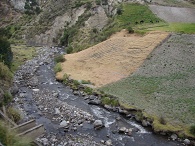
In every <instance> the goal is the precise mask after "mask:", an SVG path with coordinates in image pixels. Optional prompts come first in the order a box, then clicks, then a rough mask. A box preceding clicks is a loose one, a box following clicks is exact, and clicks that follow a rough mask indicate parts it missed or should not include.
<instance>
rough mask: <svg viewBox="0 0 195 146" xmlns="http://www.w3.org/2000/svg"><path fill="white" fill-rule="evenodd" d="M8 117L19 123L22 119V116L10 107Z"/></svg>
mask: <svg viewBox="0 0 195 146" xmlns="http://www.w3.org/2000/svg"><path fill="white" fill-rule="evenodd" d="M7 114H8V117H9V118H10V119H12V120H13V121H14V122H15V123H17V122H18V121H19V120H20V119H21V115H20V113H19V111H18V110H16V109H15V108H12V107H9V108H8V110H7Z"/></svg>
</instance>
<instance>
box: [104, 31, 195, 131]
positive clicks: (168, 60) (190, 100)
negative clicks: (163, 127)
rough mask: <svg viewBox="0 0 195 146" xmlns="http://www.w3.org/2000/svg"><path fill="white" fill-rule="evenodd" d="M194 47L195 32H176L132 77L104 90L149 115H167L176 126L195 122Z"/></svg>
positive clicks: (107, 86)
mask: <svg viewBox="0 0 195 146" xmlns="http://www.w3.org/2000/svg"><path fill="white" fill-rule="evenodd" d="M194 46H195V35H187V34H180V35H178V34H173V35H172V36H171V37H170V38H169V39H168V40H167V41H166V42H165V43H163V44H162V45H161V46H159V47H157V48H156V49H155V50H154V51H153V52H152V53H151V54H150V55H149V56H148V58H147V60H146V61H145V62H144V63H143V65H142V66H141V67H140V68H139V69H138V70H137V71H136V72H134V73H133V74H132V75H131V76H129V77H128V78H125V79H123V80H121V81H118V82H116V83H113V84H109V85H106V86H104V87H103V88H101V90H103V91H105V92H106V93H109V94H112V95H115V96H117V97H120V98H119V99H120V100H121V101H123V102H125V103H127V104H128V105H131V106H134V107H136V108H138V109H142V110H143V111H144V112H146V113H147V114H150V115H153V116H157V117H159V118H160V117H164V119H165V121H169V123H172V124H173V125H175V124H177V126H178V125H180V126H183V125H185V126H190V125H193V124H195V66H194V64H195V57H194V56H195V47H194ZM177 126H176V125H175V127H177ZM168 130H171V129H168ZM180 130H181V129H180Z"/></svg>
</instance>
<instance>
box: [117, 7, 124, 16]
mask: <svg viewBox="0 0 195 146" xmlns="http://www.w3.org/2000/svg"><path fill="white" fill-rule="evenodd" d="M116 13H117V14H118V15H122V13H123V10H122V8H121V7H118V8H117V11H116Z"/></svg>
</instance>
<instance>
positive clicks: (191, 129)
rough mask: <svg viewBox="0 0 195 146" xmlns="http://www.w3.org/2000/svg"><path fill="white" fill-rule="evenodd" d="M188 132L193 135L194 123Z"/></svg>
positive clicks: (194, 130)
mask: <svg viewBox="0 0 195 146" xmlns="http://www.w3.org/2000/svg"><path fill="white" fill-rule="evenodd" d="M190 133H191V134H192V135H194V136H195V125H192V126H190Z"/></svg>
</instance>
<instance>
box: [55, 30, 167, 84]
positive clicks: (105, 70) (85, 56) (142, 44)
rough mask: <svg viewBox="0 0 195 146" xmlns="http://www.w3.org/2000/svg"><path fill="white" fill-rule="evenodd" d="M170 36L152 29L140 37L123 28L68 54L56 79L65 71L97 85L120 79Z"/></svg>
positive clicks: (76, 77)
mask: <svg viewBox="0 0 195 146" xmlns="http://www.w3.org/2000/svg"><path fill="white" fill-rule="evenodd" d="M168 36H169V34H168V33H166V32H151V33H148V34H147V35H145V36H143V37H141V36H136V35H129V34H128V33H127V32H126V31H125V30H123V31H121V32H120V33H118V34H116V35H114V36H112V37H111V38H110V39H108V40H106V41H104V42H102V43H99V44H97V45H95V46H93V47H90V48H88V49H86V50H84V51H81V52H78V53H75V54H69V55H65V58H66V61H65V62H64V63H63V64H62V67H63V71H62V72H60V73H58V74H57V78H58V79H60V78H62V77H63V75H64V73H66V74H70V76H71V77H72V78H73V79H76V80H90V81H91V82H92V83H94V84H95V86H96V87H100V86H103V85H106V84H108V83H111V82H115V81H118V80H120V79H122V78H125V77H127V76H128V75H130V74H131V73H133V72H134V71H135V70H136V69H137V68H138V67H139V66H140V65H141V64H142V63H143V61H144V60H145V59H146V58H147V56H148V55H149V54H150V52H151V51H152V50H153V49H154V48H155V47H156V46H157V45H159V44H160V43H161V42H162V41H163V40H164V39H165V38H166V37H168Z"/></svg>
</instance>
